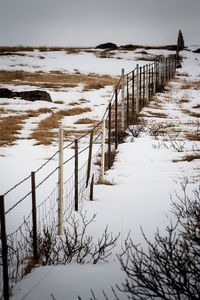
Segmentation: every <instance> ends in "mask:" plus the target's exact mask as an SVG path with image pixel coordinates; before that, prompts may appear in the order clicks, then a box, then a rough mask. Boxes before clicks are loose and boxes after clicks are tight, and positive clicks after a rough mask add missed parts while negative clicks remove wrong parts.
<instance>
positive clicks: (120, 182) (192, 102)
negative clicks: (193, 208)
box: [0, 46, 200, 300]
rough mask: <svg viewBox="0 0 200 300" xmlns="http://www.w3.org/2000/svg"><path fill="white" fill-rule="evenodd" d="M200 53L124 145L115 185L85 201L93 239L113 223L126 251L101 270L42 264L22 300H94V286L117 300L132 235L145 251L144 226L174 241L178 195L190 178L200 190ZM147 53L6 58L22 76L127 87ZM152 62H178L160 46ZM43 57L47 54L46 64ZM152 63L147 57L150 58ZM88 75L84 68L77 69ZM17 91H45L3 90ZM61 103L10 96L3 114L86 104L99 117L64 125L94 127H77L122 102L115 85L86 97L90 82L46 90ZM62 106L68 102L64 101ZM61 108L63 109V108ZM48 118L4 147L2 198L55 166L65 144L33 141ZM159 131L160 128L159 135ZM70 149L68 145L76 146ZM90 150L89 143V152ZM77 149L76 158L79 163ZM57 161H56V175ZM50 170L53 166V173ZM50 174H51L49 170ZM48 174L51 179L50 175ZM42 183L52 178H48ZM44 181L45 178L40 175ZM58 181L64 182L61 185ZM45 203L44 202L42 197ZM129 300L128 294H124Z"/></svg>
mask: <svg viewBox="0 0 200 300" xmlns="http://www.w3.org/2000/svg"><path fill="white" fill-rule="evenodd" d="M197 48H198V46H195V47H194V46H193V47H188V49H187V50H184V51H182V52H181V56H182V57H183V61H182V68H181V69H178V70H177V74H176V77H175V78H174V79H173V80H172V81H171V82H169V83H168V85H167V86H166V89H165V90H164V92H162V93H158V94H156V95H155V97H154V98H153V100H152V101H151V102H150V103H149V104H148V105H147V107H145V108H144V109H143V110H142V112H141V118H142V120H143V124H144V125H143V129H142V131H141V134H140V136H139V137H138V138H133V137H132V136H131V135H129V136H128V137H127V139H126V142H125V143H123V144H120V145H119V148H118V153H117V156H116V159H115V162H114V165H113V167H112V168H111V170H109V171H107V172H106V176H105V177H106V180H108V181H109V182H111V183H113V185H95V187H94V200H95V201H93V202H91V201H88V200H87V199H85V200H83V211H87V216H88V218H90V217H92V216H93V215H94V214H97V216H96V218H95V220H94V222H93V223H92V224H91V225H90V229H89V233H90V234H91V235H92V236H94V238H95V239H98V237H99V236H101V234H102V233H103V231H104V229H105V227H106V226H107V225H108V228H109V231H110V232H112V233H113V234H118V233H120V237H119V239H118V244H117V246H116V247H115V248H114V250H113V253H112V255H111V256H110V257H109V259H108V262H100V263H98V264H97V265H93V264H76V263H71V264H67V265H59V266H53V267H52V266H49V267H38V268H35V269H34V270H33V271H32V272H31V273H30V274H28V275H27V276H26V277H25V278H24V279H23V280H22V281H21V282H19V283H18V284H17V285H16V286H15V287H14V290H13V296H12V297H11V299H12V300H22V299H26V300H34V299H43V300H48V299H56V300H63V299H67V300H68V299H70V300H75V299H78V296H80V297H81V299H83V300H89V299H90V297H91V292H90V289H92V290H93V291H95V295H96V297H97V299H104V297H103V294H102V290H105V291H106V293H107V294H108V295H109V296H110V299H112V297H113V294H112V291H111V286H115V284H119V285H120V284H121V283H122V282H123V281H124V274H123V272H122V271H121V269H120V264H119V262H118V259H117V257H116V254H119V253H120V252H121V251H122V246H123V243H124V240H125V238H126V236H127V234H128V232H129V231H131V233H130V235H131V237H132V239H133V241H134V243H138V244H140V243H141V244H143V242H144V241H143V237H142V234H141V227H142V229H143V231H144V232H145V234H146V236H147V237H148V238H149V239H151V240H152V239H153V237H154V233H155V231H156V229H157V228H159V230H160V232H161V233H162V234H164V232H165V228H166V226H167V225H168V224H169V222H170V220H172V221H173V218H174V216H173V215H172V214H171V198H172V199H173V200H176V193H178V194H179V195H181V193H182V191H181V182H183V181H184V180H185V178H188V182H189V183H188V186H187V191H188V196H191V195H192V191H193V190H194V189H195V188H197V187H198V185H199V179H200V175H199V174H200V173H199V171H200V163H199V158H200V139H199V135H200V121H199V117H200V54H198V53H193V52H192V50H195V49H197ZM140 51H142V50H141V49H137V50H136V51H118V50H115V51H114V53H113V54H112V57H111V58H100V57H99V56H98V55H97V54H98V53H97V52H100V50H98V51H97V50H95V51H94V53H93V51H92V49H90V52H89V51H88V52H87V51H84V50H82V51H81V52H79V53H77V54H69V53H68V54H67V53H66V52H65V51H55V52H48V51H47V52H42V53H40V51H38V50H35V51H33V52H26V53H25V54H26V55H25V56H20V55H12V56H3V55H2V56H0V66H1V69H2V70H7V71H11V70H22V71H26V72H36V71H39V72H41V71H43V72H50V71H62V72H66V73H69V74H75V73H77V72H79V73H81V74H85V75H87V74H90V73H96V74H100V75H110V76H113V77H115V79H116V80H117V79H118V77H119V76H120V73H121V68H125V73H127V72H130V71H131V70H133V69H134V68H135V66H136V64H139V65H140V66H142V65H144V64H146V63H147V61H145V60H137V59H139V58H138V57H141V54H138V52H140ZM147 52H148V55H149V56H151V55H163V56H166V55H169V54H173V52H172V51H166V50H155V49H152V50H151V49H150V50H148V51H147ZM41 56H42V57H43V58H42V59H41ZM145 56H146V55H145ZM77 70H78V71H77ZM0 87H4V88H5V87H7V88H10V89H12V90H15V91H17V90H30V89H36V88H37V86H33V85H31V86H29V85H24V86H23V85H21V83H20V85H12V84H8V83H6V84H1V86H0ZM45 90H46V91H48V92H49V93H50V95H51V97H52V100H53V102H50V103H46V102H44V101H38V102H35V103H34V102H33V103H31V102H28V101H25V100H21V99H15V100H13V99H0V108H1V109H3V111H4V112H3V113H2V114H1V115H2V118H4V117H5V116H7V114H6V113H5V111H8V113H9V114H13V115H15V114H18V113H22V112H24V111H26V110H36V109H40V108H49V109H51V110H52V111H56V110H58V109H64V108H66V107H68V106H69V104H70V103H72V102H74V103H76V102H77V101H79V100H80V99H85V100H86V102H85V103H82V104H80V103H79V106H80V107H82V108H84V107H86V106H87V107H90V108H91V111H90V112H88V113H87V112H86V113H84V114H83V115H81V116H80V115H79V116H70V117H65V118H63V119H62V126H63V127H64V128H66V129H67V128H72V127H73V128H76V129H77V130H79V129H85V130H86V129H88V127H87V125H76V124H75V123H76V122H77V121H78V120H79V119H80V118H83V117H84V118H86V117H88V118H91V119H95V120H101V118H102V116H103V113H104V110H105V108H106V106H107V103H108V101H109V99H110V97H111V96H112V92H113V86H112V85H109V86H105V87H103V88H100V89H97V90H89V91H88V90H87V91H84V88H83V84H79V85H78V86H76V87H74V88H72V87H66V88H63V89H62V90H59V91H57V90H52V89H48V88H46V89H45ZM58 101H62V103H58ZM56 102H57V103H56ZM44 117H47V114H45V115H42V114H41V115H39V116H37V117H33V118H29V119H27V120H26V121H25V122H24V124H23V128H22V130H21V131H20V133H19V134H18V139H17V141H16V144H15V145H13V146H9V147H1V148H0V165H1V186H0V194H4V193H5V192H6V191H7V190H8V189H9V188H10V187H12V186H13V185H15V184H16V183H17V182H18V181H20V180H22V179H23V178H24V177H26V176H28V175H30V173H31V171H34V170H36V169H37V168H38V167H39V166H40V165H41V164H42V163H44V162H45V160H46V159H47V158H48V157H50V156H51V155H52V154H53V153H54V152H55V151H57V148H58V145H57V144H58V143H57V139H56V138H55V140H54V142H53V144H51V145H49V146H44V145H34V144H35V141H34V140H33V139H27V138H28V137H29V135H30V133H31V131H32V130H33V129H34V128H35V127H37V125H38V124H39V122H40V121H41V119H42V118H44ZM155 128H158V130H157V132H155ZM66 144H67V142H66ZM83 146H84V145H83ZM72 151H73V149H69V150H68V151H67V152H66V154H65V155H66V157H65V159H66V158H67V157H69V156H70V155H71V153H72ZM56 164H57V160H54V161H52V163H51V167H50V168H54V167H55V166H56ZM48 168H49V167H48ZM50 170H51V169H47V170H45V171H44V172H49V171H50ZM71 172H72V166H70V167H69V169H67V170H66V169H64V176H65V177H66V178H68V176H69V175H70V174H71ZM43 175H44V174H43ZM39 176H42V175H39ZM37 180H38V181H40V177H39V178H37ZM56 180H57V179H56V177H53V178H52V179H51V181H50V182H48V185H46V186H44V188H42V191H41V193H40V196H39V199H38V201H42V199H43V197H44V196H45V193H47V194H49V193H50V192H51V189H52V185H55V183H56ZM53 181H54V182H53ZM15 193H17V191H13V193H11V194H12V195H11V196H9V197H8V201H7V202H6V209H9V208H10V207H11V206H12V205H13V204H14V203H15V202H16V198H17V197H18V194H15ZM40 198H41V200H40ZM30 209H31V208H30V202H29V203H26V202H25V203H24V202H23V203H22V204H21V205H20V208H19V209H18V210H15V211H14V212H13V213H11V214H8V218H7V228H8V229H7V230H8V233H10V232H12V231H13V230H14V229H15V228H16V227H17V226H19V225H20V224H21V223H20V222H22V221H23V216H24V215H25V216H26V215H27V214H28V213H30ZM119 298H120V299H127V295H124V294H120V296H119Z"/></svg>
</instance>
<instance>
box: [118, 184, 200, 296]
mask: <svg viewBox="0 0 200 300" xmlns="http://www.w3.org/2000/svg"><path fill="white" fill-rule="evenodd" d="M182 190H183V195H182V196H178V195H177V197H178V202H177V201H176V202H173V212H174V214H175V216H176V217H177V223H176V224H175V225H172V224H170V225H169V226H168V227H167V228H166V236H161V235H160V233H159V231H158V232H157V233H156V234H155V239H154V241H153V242H151V241H149V240H148V239H147V238H146V236H145V234H144V233H143V237H144V240H145V242H146V244H147V246H148V249H147V250H146V251H144V250H143V248H142V247H141V246H139V245H135V244H134V242H133V241H132V240H131V239H129V241H128V242H127V241H126V243H125V245H124V251H123V253H122V254H121V255H118V259H119V261H120V264H121V267H122V269H123V271H124V272H125V274H126V276H127V279H126V281H125V282H124V283H123V284H122V285H121V286H120V287H118V288H119V290H120V291H122V292H123V293H126V294H127V298H128V299H136V300H137V299H166V300H172V299H199V298H200V281H199V277H200V257H199V251H200V231H199V220H200V188H199V187H198V188H197V189H196V190H195V191H194V193H193V198H192V197H188V195H187V193H186V184H185V183H184V184H183V185H182Z"/></svg>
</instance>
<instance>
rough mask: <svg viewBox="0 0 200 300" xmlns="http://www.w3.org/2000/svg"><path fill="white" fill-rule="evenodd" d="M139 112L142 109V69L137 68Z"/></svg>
mask: <svg viewBox="0 0 200 300" xmlns="http://www.w3.org/2000/svg"><path fill="white" fill-rule="evenodd" d="M139 70H140V73H139V95H140V97H139V110H141V108H142V67H140V68H139Z"/></svg>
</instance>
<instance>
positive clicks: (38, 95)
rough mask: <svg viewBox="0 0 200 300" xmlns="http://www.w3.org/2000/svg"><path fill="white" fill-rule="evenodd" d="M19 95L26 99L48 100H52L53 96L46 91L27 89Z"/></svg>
mask: <svg viewBox="0 0 200 300" xmlns="http://www.w3.org/2000/svg"><path fill="white" fill-rule="evenodd" d="M18 97H21V98H22V99H24V100H27V101H39V100H42V101H48V102H52V99H51V96H50V95H49V93H47V92H45V91H40V90H35V91H25V92H19V93H18Z"/></svg>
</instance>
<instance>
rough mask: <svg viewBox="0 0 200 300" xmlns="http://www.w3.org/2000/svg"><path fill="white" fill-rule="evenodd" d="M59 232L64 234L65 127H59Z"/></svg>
mask: <svg viewBox="0 0 200 300" xmlns="http://www.w3.org/2000/svg"><path fill="white" fill-rule="evenodd" d="M58 234H59V235H62V234H63V128H60V129H59V166H58Z"/></svg>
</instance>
